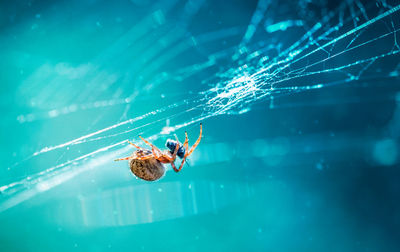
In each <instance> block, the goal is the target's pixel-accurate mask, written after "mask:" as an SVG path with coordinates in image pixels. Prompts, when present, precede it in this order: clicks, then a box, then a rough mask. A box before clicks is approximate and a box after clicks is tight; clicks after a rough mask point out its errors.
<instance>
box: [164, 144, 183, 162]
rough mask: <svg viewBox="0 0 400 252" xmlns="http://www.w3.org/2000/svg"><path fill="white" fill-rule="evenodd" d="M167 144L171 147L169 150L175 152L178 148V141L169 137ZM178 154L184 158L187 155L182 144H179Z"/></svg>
mask: <svg viewBox="0 0 400 252" xmlns="http://www.w3.org/2000/svg"><path fill="white" fill-rule="evenodd" d="M165 146H166V147H167V148H168V149H169V152H171V154H173V153H174V151H175V148H176V141H175V140H172V139H168V140H167V142H166V143H165ZM176 155H177V156H178V157H180V158H183V157H184V156H185V148H183V145H182V144H179V149H178V153H177V154H176Z"/></svg>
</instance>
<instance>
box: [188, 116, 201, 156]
mask: <svg viewBox="0 0 400 252" xmlns="http://www.w3.org/2000/svg"><path fill="white" fill-rule="evenodd" d="M202 132H203V127H202V125H201V123H200V135H199V138H197V141H196V142H195V143H194V144H193V146H192V148H190V151H189V153H188V154H187V155H188V156H189V155H190V154H192V152H193V151H194V149H196V147H197V145H199V143H200V140H201V135H202Z"/></svg>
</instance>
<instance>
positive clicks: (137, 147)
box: [127, 140, 142, 150]
mask: <svg viewBox="0 0 400 252" xmlns="http://www.w3.org/2000/svg"><path fill="white" fill-rule="evenodd" d="M127 141H128V143H129V144H130V145H133V147H135V148H136V149H139V150H140V149H142V147H139V146H137V145H136V144H134V143H132V142H131V141H129V140H127Z"/></svg>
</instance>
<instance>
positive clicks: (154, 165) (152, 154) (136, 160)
mask: <svg viewBox="0 0 400 252" xmlns="http://www.w3.org/2000/svg"><path fill="white" fill-rule="evenodd" d="M201 136H202V125H201V123H200V135H199V138H198V139H197V141H196V142H195V143H194V144H193V146H192V148H190V150H188V148H189V139H188V135H187V133H186V132H185V142H184V143H183V145H181V144H180V143H179V140H178V137H177V136H176V135H175V138H176V140H172V139H168V140H167V142H166V144H165V145H166V147H167V148H168V149H169V150H166V151H164V152H162V151H161V150H160V149H158V148H157V147H156V146H154V145H153V144H151V143H150V142H149V141H147V140H146V139H144V138H142V137H141V136H139V137H140V139H142V140H143V141H144V142H145V143H146V144H147V145H148V146H150V147H151V150H148V149H144V148H142V147H139V146H137V145H136V144H133V143H131V142H129V141H128V143H129V144H131V145H132V146H134V147H135V148H136V149H137V150H136V151H135V152H133V153H132V155H131V156H129V157H126V158H119V159H116V160H115V161H119V160H129V166H130V168H131V171H132V173H133V174H135V175H136V176H138V177H139V178H141V179H144V180H147V181H154V180H157V179H159V178H161V177H162V176H163V175H164V173H165V168H164V165H163V164H171V166H172V168H173V169H174V171H176V172H179V171H180V170H181V169H182V167H183V164H184V163H185V160H186V158H187V157H188V156H189V155H190V154H192V152H193V151H194V149H196V147H197V145H198V144H199V143H200V140H201ZM176 156H178V157H180V158H181V159H182V162H181V165H180V166H179V168H176V167H175V159H176Z"/></svg>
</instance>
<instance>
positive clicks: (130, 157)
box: [114, 156, 133, 161]
mask: <svg viewBox="0 0 400 252" xmlns="http://www.w3.org/2000/svg"><path fill="white" fill-rule="evenodd" d="M129 159H133V157H132V156H129V157H124V158H117V159H114V161H121V160H129Z"/></svg>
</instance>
